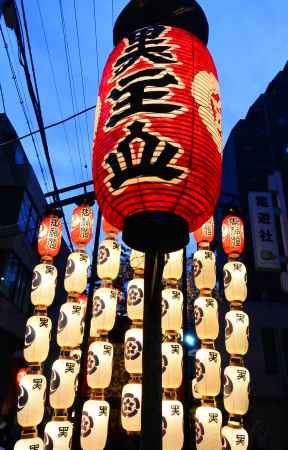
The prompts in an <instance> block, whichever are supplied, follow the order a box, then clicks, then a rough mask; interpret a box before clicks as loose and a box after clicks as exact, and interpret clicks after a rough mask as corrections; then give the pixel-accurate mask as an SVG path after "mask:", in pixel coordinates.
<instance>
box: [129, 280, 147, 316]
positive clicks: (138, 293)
mask: <svg viewBox="0 0 288 450" xmlns="http://www.w3.org/2000/svg"><path fill="white" fill-rule="evenodd" d="M143 312H144V279H143V278H134V279H133V280H130V281H129V283H128V286H127V314H128V317H129V319H131V320H143Z"/></svg>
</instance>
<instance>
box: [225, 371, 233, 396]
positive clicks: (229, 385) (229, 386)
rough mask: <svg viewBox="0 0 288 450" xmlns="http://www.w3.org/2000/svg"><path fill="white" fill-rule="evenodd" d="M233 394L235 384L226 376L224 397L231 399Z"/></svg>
mask: <svg viewBox="0 0 288 450" xmlns="http://www.w3.org/2000/svg"><path fill="white" fill-rule="evenodd" d="M232 392H233V382H232V380H231V378H230V377H228V375H224V397H225V398H227V397H230V395H231V394H232Z"/></svg>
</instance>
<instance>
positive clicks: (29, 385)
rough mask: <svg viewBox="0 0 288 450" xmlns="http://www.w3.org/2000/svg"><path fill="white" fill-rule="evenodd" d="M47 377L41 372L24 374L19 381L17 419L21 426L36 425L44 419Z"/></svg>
mask: <svg viewBox="0 0 288 450" xmlns="http://www.w3.org/2000/svg"><path fill="white" fill-rule="evenodd" d="M46 384H47V383H46V378H45V376H44V375H41V374H33V375H32V374H27V375H24V376H23V377H22V378H21V380H20V383H19V391H18V404H17V421H18V423H19V425H20V426H21V427H24V428H25V427H36V426H37V425H39V423H40V422H41V421H42V419H43V415H44V404H45V396H46Z"/></svg>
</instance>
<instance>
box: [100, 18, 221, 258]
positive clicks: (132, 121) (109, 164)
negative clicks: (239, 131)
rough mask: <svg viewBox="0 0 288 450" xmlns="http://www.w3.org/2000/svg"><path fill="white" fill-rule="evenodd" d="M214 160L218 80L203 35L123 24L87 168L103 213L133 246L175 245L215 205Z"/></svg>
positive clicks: (217, 166)
mask: <svg viewBox="0 0 288 450" xmlns="http://www.w3.org/2000/svg"><path fill="white" fill-rule="evenodd" d="M221 163H222V129H221V106H220V93H219V85H218V78H217V72H216V69H215V66H214V63H213V60H212V58H211V56H210V54H209V51H208V50H207V48H206V47H205V45H204V44H203V43H202V42H201V41H200V40H199V39H198V38H197V37H196V36H194V35H193V34H191V33H190V32H188V31H186V30H184V29H181V28H176V27H173V26H165V25H151V26H148V27H144V28H141V29H139V30H136V31H134V32H132V33H131V34H129V35H128V36H127V38H124V39H123V40H122V41H120V42H119V43H118V45H117V46H116V48H115V49H114V50H113V52H112V53H111V55H110V57H109V59H108V62H107V64H106V67H105V70H104V74H103V78H102V83H101V87H100V92H99V99H98V104H97V111H96V121H95V135H94V149H93V178H94V185H95V192H96V195H97V200H98V203H99V207H100V209H101V211H102V213H103V215H104V216H105V218H106V219H107V220H108V221H109V222H110V223H111V224H112V225H113V226H115V227H116V228H118V229H120V230H122V229H123V239H124V241H125V242H126V243H127V244H128V245H129V246H130V247H132V248H135V249H137V250H144V251H145V249H147V248H151V245H152V246H154V247H155V248H159V246H161V245H162V247H164V246H165V245H166V244H167V245H166V247H165V248H166V250H167V248H169V251H170V252H171V251H175V250H178V249H179V248H181V247H183V246H184V245H185V244H186V243H187V239H188V231H189V230H190V231H194V230H195V229H197V228H199V227H200V226H201V225H202V224H203V223H204V222H206V221H207V220H208V219H209V217H210V216H211V215H212V214H213V211H214V208H215V205H216V202H217V199H218V195H219V190H220V184H221ZM184 235H185V239H184V241H183V239H182V240H181V236H184ZM165 239H166V243H164V241H165ZM177 239H178V240H179V242H177ZM144 240H146V242H145V243H144ZM180 241H181V242H180ZM151 243H152V244H151Z"/></svg>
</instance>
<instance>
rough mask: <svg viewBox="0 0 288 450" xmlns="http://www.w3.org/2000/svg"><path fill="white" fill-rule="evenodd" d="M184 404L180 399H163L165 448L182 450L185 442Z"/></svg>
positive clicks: (164, 449)
mask: <svg viewBox="0 0 288 450" xmlns="http://www.w3.org/2000/svg"><path fill="white" fill-rule="evenodd" d="M183 418H184V413H183V405H182V403H181V402H179V401H178V400H163V401H162V436H163V440H162V443H163V445H162V446H163V450H181V449H182V447H183V443H184V433H183Z"/></svg>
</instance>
